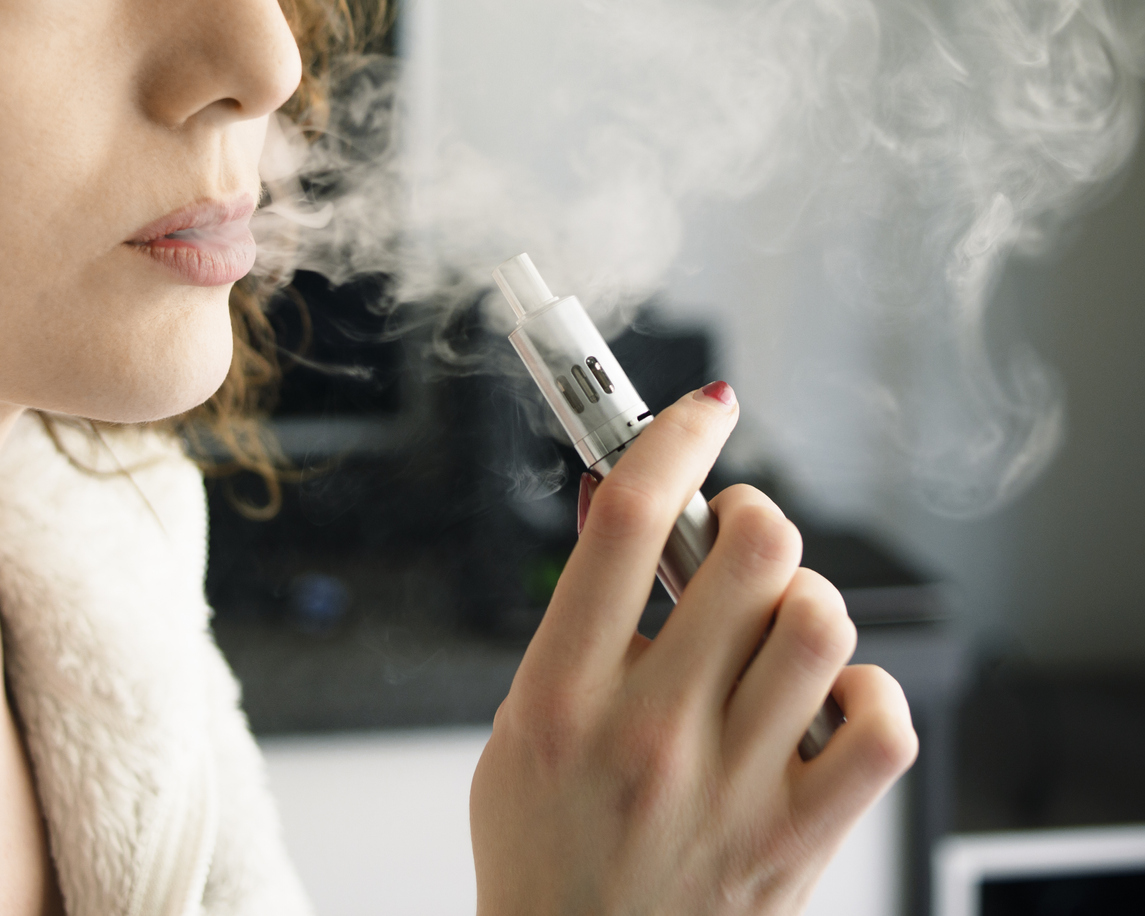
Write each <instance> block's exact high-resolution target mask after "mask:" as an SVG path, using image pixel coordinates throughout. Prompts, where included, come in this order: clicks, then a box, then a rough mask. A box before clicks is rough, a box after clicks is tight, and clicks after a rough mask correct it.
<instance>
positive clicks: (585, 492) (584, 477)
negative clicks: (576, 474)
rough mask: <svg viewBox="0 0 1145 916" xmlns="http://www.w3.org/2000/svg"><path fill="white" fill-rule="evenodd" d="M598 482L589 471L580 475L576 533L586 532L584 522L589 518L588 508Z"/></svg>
mask: <svg viewBox="0 0 1145 916" xmlns="http://www.w3.org/2000/svg"><path fill="white" fill-rule="evenodd" d="M596 484H597V480H596V478H595V477H593V476H592V475H591V474H590V473H588V471H585V472H584V473H583V474H581V475H580V493H579V495H578V496H577V501H576V533H577V534H578V535H579V534H580V533H581V532H582V531H584V520H585V519H586V518H588V507H589V504H590V503H591V502H592V494H593V493H594V492H595V490H596Z"/></svg>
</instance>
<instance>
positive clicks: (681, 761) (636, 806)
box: [615, 711, 689, 814]
mask: <svg viewBox="0 0 1145 916" xmlns="http://www.w3.org/2000/svg"><path fill="white" fill-rule="evenodd" d="M687 748H688V742H687V740H686V736H685V735H684V729H683V727H682V723H681V722H680V721H679V720H678V719H675V718H673V717H671V716H668V715H657V714H654V713H649V712H648V711H644V712H643V714H642V715H641V716H640V717H639V718H638V719H636V720H635V721H630V722H629V723H628V724H627V726H626V727H625V728H624V730H623V732H622V734H621V735H620V736H619V737H618V738H617V739H616V742H615V749H616V752H617V753H618V758H617V763H618V767H619V771H620V774H621V779H620V785H621V786H622V787H623V788H622V792H621V795H622V798H623V803H622V807H623V808H625V810H626V811H627V812H628V813H630V814H632V813H637V812H638V811H639V810H644V809H651V808H654V807H655V806H656V805H657V804H658V803H659V802H660V801H661V800H662V799H663V798H664V796H665V795H666V794H668V793H670V792H671V790H672V787H674V786H677V785H679V784H680V783H681V782H682V781H684V780H685V778H686V774H687V773H688V771H689V764H688V751H687Z"/></svg>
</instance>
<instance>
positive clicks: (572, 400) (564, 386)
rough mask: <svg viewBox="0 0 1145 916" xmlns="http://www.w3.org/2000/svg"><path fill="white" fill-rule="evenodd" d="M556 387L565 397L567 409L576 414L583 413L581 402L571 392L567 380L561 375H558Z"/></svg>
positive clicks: (570, 386) (573, 392)
mask: <svg viewBox="0 0 1145 916" xmlns="http://www.w3.org/2000/svg"><path fill="white" fill-rule="evenodd" d="M557 387H558V388H559V389H560V390H561V394H563V395H564V396H565V400H566V401H568V402H569V407H571V408H572V409H573V410H575V411H576V412H577V413H584V404H583V403H582V402H581V399H580V398H578V397H577V396H576V392H575V391H573V389H572V385H570V384H569V380H568V379H567V378H565V377H564V376H563V375H558V376H557Z"/></svg>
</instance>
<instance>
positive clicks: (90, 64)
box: [0, 0, 301, 422]
mask: <svg viewBox="0 0 1145 916" xmlns="http://www.w3.org/2000/svg"><path fill="white" fill-rule="evenodd" d="M300 73H301V67H300V63H299V57H298V49H297V48H296V46H295V44H294V40H293V38H292V36H291V33H290V29H289V28H288V26H287V24H286V21H285V20H284V18H283V16H282V12H281V10H280V9H279V6H278V2H277V0H163V2H161V3H158V2H155V0H0V402H6V403H8V404H14V405H20V406H25V407H36V408H42V409H47V410H53V411H58V412H61V413H68V414H74V415H79V416H84V417H90V418H93V419H101V420H112V421H120V422H135V421H143V420H150V419H156V418H158V417H163V416H169V415H172V414H175V413H179V412H181V411H183V410H186V409H188V408H190V407H192V406H194V405H195V404H198V403H200V402H202V401H204V400H205V399H206V398H208V397H209V396H210V395H211V394H212V393H213V392H214V390H215V389H216V388H217V387H218V385H219V384H220V383H221V382H222V380H223V378H224V376H225V375H226V372H227V368H228V366H229V364H230V358H231V330H230V319H229V313H228V308H227V297H228V293H229V292H230V288H231V285H232V284H233V283H234V281H235V280H236V279H238V278H239V277H240V276H242V275H243V274H245V273H246V272H247V270H249V269H250V265H251V262H252V260H253V257H254V244H253V242H252V241H251V239H250V235H249V232H248V231H247V228H246V223H247V220H248V219H249V215H250V212H251V210H252V209H253V207H254V204H255V201H256V200H257V197H258V193H259V177H258V160H259V155H260V153H261V151H262V144H263V138H264V135H265V131H266V124H267V118H268V115H269V114H270V113H271V112H273V111H274V110H275V109H276V108H278V107H279V106H280V105H282V104H283V103H284V102H285V101H286V100H287V99H288V98H289V96H290V95H291V93H292V92H293V91H294V88H295V86H296V85H297V84H298V81H299V77H300ZM172 234H174V237H171V235H172Z"/></svg>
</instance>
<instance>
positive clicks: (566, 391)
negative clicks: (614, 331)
mask: <svg viewBox="0 0 1145 916" xmlns="http://www.w3.org/2000/svg"><path fill="white" fill-rule="evenodd" d="M493 279H494V280H496V281H497V285H498V286H499V287H500V288H501V292H503V293H504V294H505V298H506V299H508V300H509V305H510V306H512V308H513V312H514V313H515V314H516V316H517V327H516V329H515V330H514V331H513V332H512V333H511V334H510V335H509V340H510V342H511V343H512V344H513V347H514V349H516V351H517V353H518V354H519V355H520V357H521V359H522V360H523V361H524V363H525V366H526V368H528V370H529V374H530V375H532V377H533V380H534V381H535V382H536V383H537V386H538V387H539V388H540V389H541V393H542V394H543V395H544V396H545V400H546V401H548V402H549V406H550V407H552V409H553V411H554V412H555V413H556V415H557V418H558V419H559V420H560V422H561V425H562V426H563V427H564V429H565V431H566V432H567V433H568V435H569V438H570V439H571V440H572V442H573V446H574V447H575V448H576V450H577V453H578V454H579V455H580V457H581V460H583V461H584V463H585V466H586V467H587V468H588V470H589V472H590V473H591V474H593V475H594V476H596V477H597V478H599V479H603V478H604V477H605V476H606V475H607V474H608V472H609V471H610V470H612V468H613V467H614V466H615V464H616V462H617V460H619V458H620V455H621V454H622V453H623V452H624V449H625V448H627V447H628V445H629V443H631V442H632V440H633V439H635V438H636V437H637V436H638V435H640V433H641V431H642V430H643V429H644V428H645V427H646V426H647V425H648V424H649V423H651V422H652V411H650V410H649V409H648V406H647V405H646V404H645V403H644V401H643V399H642V398H641V397H640V395H639V394H638V393H637V391H636V389H635V388H634V387H633V386H632V383H631V382H630V381H629V380H628V376H627V375H626V374H625V373H624V370H623V369H622V368H621V367H620V364H619V363H618V362H617V361H616V357H615V356H613V355H612V351H611V350H610V349H609V347H608V344H606V343H605V342H604V338H603V337H601V335H600V332H599V331H597V329H596V326H595V325H594V324H593V323H592V320H591V319H590V318H589V317H588V314H587V313H586V312H585V310H584V307H583V306H582V305H581V304H580V301H579V300H578V299H577V298H576V296H564V297H559V296H554V295H553V294H552V292H551V291H550V290H549V287H548V286H547V285H546V284H545V281H544V280H543V279H542V278H541V275H540V273H538V272H537V268H536V267H534V266H533V262H532V260H531V259H530V258H529V256H528V255H527V254H519V255H517V256H516V257H515V258H510V259H509V260H508V261H506V262H505V263H504V264H502V265H501V266H500V267H498V268H497V269H496V270H495V271H493ZM717 527H718V526H717V522H716V516H715V514H714V513H713V512H712V510H711V508H710V507H709V506H708V503H707V500H705V499H704V497H703V495H702V494H700V493H696V494H695V496H693V497H692V499H691V500H690V501H689V503H688V505H687V506H686V507H685V508H684V511H683V513H682V514H681V515H680V517H679V519H678V520H677V521H676V525H675V527H674V528H673V529H672V533H671V535H670V536H669V538H668V542H667V544H666V545H665V547H664V554H663V556H662V557H661V559H660V568H659V570H658V576H659V579H660V581H661V582H662V583H663V585H664V588H665V589H666V590H667V592H668V594H669V595H670V596H671V598H672V600H673V601H674V602H675V601H678V600H679V599H680V595H681V594H682V593H683V591H684V587H685V586H686V585H687V584H688V581H689V580H690V579H691V578H692V576H693V575H695V573H696V570H698V569H699V568H700V564H701V563H702V562H703V561H704V558H705V557H706V556H707V555H708V553H709V552H710V551H711V549H712V545H713V544H715V542H716V532H717ZM842 723H843V712H842V710H841V709H840V708H839V705H838V704H837V703H836V702H835V700H834V698H833V697H830V696H828V697H827V702H826V703H824V705H823V708H822V709H821V710H819V713H818V714H817V715H816V716H815V719H814V721H812V723H811V727H810V728H809V729H808V730H807V733H806V734H805V735H804V736H803V740H802V741H800V742H799V756H800V757H802V758H803V759H804V760H810V759H811V758H812V757H814V756H816V755H817V754H818V753H819V752H820V751H821V750H822V749H823V747H824V746H825V745H826V744H827V741H828V740H829V739H830V737H831V735H833V734H834V733H835V730H836V729H837V728H838V727H839V726H840V725H841V724H842Z"/></svg>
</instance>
